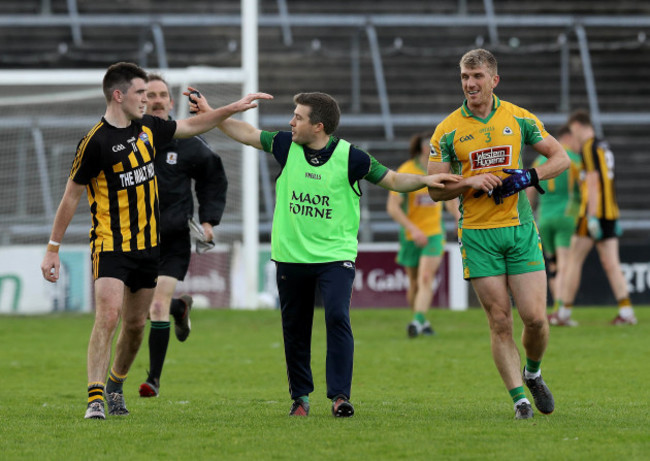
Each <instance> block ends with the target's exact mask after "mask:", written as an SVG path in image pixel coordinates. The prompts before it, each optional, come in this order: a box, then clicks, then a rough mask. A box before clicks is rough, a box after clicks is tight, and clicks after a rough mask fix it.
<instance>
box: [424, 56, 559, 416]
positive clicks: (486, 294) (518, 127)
mask: <svg viewBox="0 0 650 461" xmlns="http://www.w3.org/2000/svg"><path fill="white" fill-rule="evenodd" d="M460 78H461V84H462V89H463V93H464V94H465V98H466V99H465V102H464V103H463V105H462V106H461V107H460V108H459V109H457V110H456V111H454V112H452V113H451V114H450V115H449V116H448V117H447V118H446V119H445V120H443V121H442V122H441V123H440V124H439V125H438V126H437V128H436V130H435V132H434V135H433V138H432V139H431V145H432V150H431V155H430V157H429V167H428V172H429V173H442V172H449V171H452V172H454V173H462V175H463V179H462V180H461V181H459V182H458V183H453V184H449V185H448V187H446V188H445V189H444V190H433V189H432V190H431V191H430V193H431V198H433V199H434V200H450V199H453V198H456V197H459V199H460V211H461V219H460V221H459V231H458V237H459V242H460V250H461V256H462V259H463V271H464V278H465V279H467V280H470V281H471V283H472V286H473V287H474V290H475V291H476V294H477V295H478V298H479V300H480V302H481V305H482V306H483V309H484V310H485V312H486V314H487V318H488V323H489V326H490V335H491V342H492V357H493V359H494V362H495V365H496V367H497V369H498V370H499V373H500V374H501V378H502V380H503V382H504V384H505V386H506V389H508V391H509V393H510V396H511V398H512V400H513V402H514V404H515V417H516V418H517V419H527V418H531V417H533V409H532V407H531V405H530V402H529V401H528V399H527V398H526V394H525V392H524V388H523V382H522V373H521V371H520V370H521V368H520V367H521V358H520V356H519V350H518V348H517V345H516V344H515V341H514V339H513V318H512V305H511V302H510V293H511V294H512V297H513V298H514V302H515V305H516V307H517V312H518V313H519V316H520V317H521V319H522V321H523V324H524V331H523V334H522V345H523V347H524V349H525V352H526V365H525V367H524V372H523V381H524V382H525V383H526V385H527V386H528V388H529V389H530V391H531V393H532V395H533V398H534V400H535V405H536V407H537V408H538V410H539V411H541V412H542V413H545V414H548V413H551V412H553V410H554V408H555V402H554V399H553V395H552V394H551V392H550V390H549V389H548V387H547V386H546V384H545V382H544V380H543V379H542V376H541V369H540V366H541V361H542V357H543V356H544V352H545V350H546V346H547V343H548V333H549V329H548V321H547V318H546V290H547V284H546V272H545V270H544V257H543V255H542V248H541V242H540V239H539V234H538V232H537V227H536V225H535V222H534V220H533V213H532V210H531V207H530V203H529V202H528V199H527V197H526V194H525V192H524V189H525V188H527V187H530V186H535V187H539V185H538V184H539V180H540V179H549V178H553V177H555V176H557V175H558V174H560V173H561V172H562V171H564V170H566V169H567V168H568V167H569V162H570V161H569V158H568V156H567V154H566V152H565V151H564V149H563V148H562V146H561V145H560V143H558V142H557V140H556V139H555V138H554V137H553V136H550V135H549V134H548V133H547V132H546V129H545V128H544V125H543V124H542V123H541V122H540V121H539V120H538V119H537V117H535V116H534V115H533V114H532V113H530V112H528V111H527V110H525V109H522V108H521V107H518V106H515V105H514V104H511V103H509V102H506V101H502V100H501V99H499V98H498V97H497V96H496V95H494V88H495V87H496V86H497V84H498V83H499V75H498V71H497V61H496V58H495V57H494V56H493V55H492V53H490V52H489V51H487V50H483V49H475V50H472V51H469V52H467V53H466V54H465V55H464V56H463V57H462V58H461V60H460ZM524 144H529V145H531V146H532V147H533V148H534V149H535V150H536V151H538V152H539V153H540V154H542V155H544V156H545V157H547V158H548V161H547V162H546V163H544V164H543V165H540V166H539V168H537V169H530V170H526V169H523V161H522V158H521V154H522V148H523V146H524Z"/></svg>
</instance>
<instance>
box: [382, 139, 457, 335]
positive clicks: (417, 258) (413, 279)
mask: <svg viewBox="0 0 650 461" xmlns="http://www.w3.org/2000/svg"><path fill="white" fill-rule="evenodd" d="M431 135H432V133H431V132H424V133H417V134H414V135H413V136H412V137H411V141H410V145H409V154H410V157H411V159H410V160H408V161H406V162H404V163H403V164H402V165H401V166H400V167H399V168H398V169H397V172H398V173H409V174H421V175H424V174H426V165H427V161H428V158H429V152H430V147H429V140H430V139H431ZM444 204H445V208H446V209H447V211H448V212H449V213H451V214H452V215H453V216H454V218H455V219H456V221H458V219H459V218H460V212H459V211H458V200H449V201H446V202H444ZM386 211H387V212H388V214H389V215H390V216H391V217H392V218H393V219H394V220H395V221H396V222H397V223H398V224H400V225H401V228H400V233H399V242H400V247H399V252H398V253H397V263H398V264H399V265H401V266H403V267H404V269H405V270H406V274H407V276H408V279H409V287H408V290H407V292H406V299H407V300H408V303H409V306H410V307H411V309H412V311H413V320H412V321H411V322H410V323H409V324H408V326H407V327H406V331H407V333H408V335H409V337H411V338H415V337H417V336H418V335H425V336H427V335H433V334H434V331H433V327H432V326H431V323H430V322H429V321H428V320H427V319H426V314H427V312H428V311H429V307H430V306H431V300H432V299H433V294H434V289H433V280H434V277H435V276H436V273H437V272H438V269H439V268H440V263H441V262H442V256H443V254H444V252H445V232H444V228H443V222H442V206H441V204H440V203H439V202H434V201H433V200H431V197H429V192H428V190H427V188H423V189H419V190H416V191H413V192H405V193H399V192H393V191H391V192H390V193H389V194H388V201H387V202H386Z"/></svg>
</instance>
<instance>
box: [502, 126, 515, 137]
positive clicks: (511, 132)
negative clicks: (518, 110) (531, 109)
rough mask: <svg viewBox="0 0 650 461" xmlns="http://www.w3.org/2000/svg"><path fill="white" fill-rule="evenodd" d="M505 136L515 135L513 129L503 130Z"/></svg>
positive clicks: (506, 128)
mask: <svg viewBox="0 0 650 461" xmlns="http://www.w3.org/2000/svg"><path fill="white" fill-rule="evenodd" d="M503 134H504V135H506V136H510V135H512V134H513V131H512V128H510V127H509V126H507V127H505V128H504V129H503Z"/></svg>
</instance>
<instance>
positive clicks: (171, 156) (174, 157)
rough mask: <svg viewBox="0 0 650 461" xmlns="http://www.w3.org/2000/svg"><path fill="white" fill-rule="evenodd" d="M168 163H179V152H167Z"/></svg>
mask: <svg viewBox="0 0 650 461" xmlns="http://www.w3.org/2000/svg"><path fill="white" fill-rule="evenodd" d="M167 163H169V164H170V165H176V163H178V154H177V153H176V152H167Z"/></svg>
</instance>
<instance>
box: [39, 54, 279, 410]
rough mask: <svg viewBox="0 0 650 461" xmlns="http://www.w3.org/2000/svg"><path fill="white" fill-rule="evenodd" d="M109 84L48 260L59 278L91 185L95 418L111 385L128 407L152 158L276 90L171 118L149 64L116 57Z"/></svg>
mask: <svg viewBox="0 0 650 461" xmlns="http://www.w3.org/2000/svg"><path fill="white" fill-rule="evenodd" d="M102 88H103V92H104V96H105V98H106V112H105V114H104V116H103V117H102V119H101V120H100V121H99V123H97V125H95V126H94V127H93V128H92V129H91V130H90V132H89V133H88V134H87V135H86V136H84V138H83V139H82V140H81V141H80V143H79V145H78V147H77V153H76V156H75V159H74V162H73V164H72V169H71V172H70V177H69V179H68V182H67V185H66V189H65V192H64V194H63V198H62V199H61V203H60V205H59V208H58V210H57V212H56V216H55V217H54V224H53V226H52V232H51V234H50V242H49V244H48V246H47V251H46V253H45V257H44V258H43V262H42V263H41V271H42V273H43V277H44V278H45V280H47V281H49V282H56V281H57V280H58V278H59V267H60V260H59V255H58V250H59V247H60V244H61V241H62V239H63V236H64V234H65V231H66V229H67V228H68V225H69V224H70V221H71V219H72V217H73V215H74V213H75V210H76V209H77V205H78V204H79V200H80V199H81V196H82V194H83V192H84V190H86V191H87V195H88V203H89V205H90V213H91V218H92V227H91V230H90V248H91V255H92V266H93V277H94V279H95V324H94V326H93V330H92V333H91V335H90V342H89V345H88V407H87V409H86V415H85V417H86V419H104V418H105V413H104V394H105V395H106V401H107V403H108V407H109V414H113V415H127V414H128V410H127V409H126V406H125V405H124V396H123V392H122V383H123V382H124V380H125V379H126V375H127V373H128V371H129V368H130V366H131V364H132V363H133V360H134V359H135V356H136V354H137V352H138V349H139V347H140V343H141V342H142V337H143V335H144V326H145V323H146V317H147V312H148V309H149V305H150V304H151V299H152V296H153V291H154V287H155V286H156V280H157V277H158V256H159V253H158V240H159V234H160V231H159V229H158V222H159V209H158V190H157V180H156V175H155V169H154V165H153V161H154V158H155V155H156V149H158V148H160V147H161V146H163V145H165V144H167V143H168V142H169V141H171V139H172V138H187V137H191V136H195V135H197V134H201V133H204V132H206V131H208V130H210V129H212V128H214V127H215V126H216V125H217V124H218V123H220V122H221V121H222V120H224V118H226V117H229V116H230V115H232V114H234V113H238V112H241V111H243V110H248V109H250V108H253V107H256V106H257V104H255V103H254V101H255V100H257V99H270V98H271V96H270V95H266V94H264V93H256V94H250V95H247V96H246V97H244V98H242V99H241V100H239V101H237V102H235V103H232V104H230V105H228V106H225V107H221V108H218V109H215V110H213V111H209V112H205V113H203V114H201V115H199V116H196V117H192V118H190V119H185V120H178V121H169V120H162V119H159V118H157V117H152V116H148V115H144V114H145V109H146V105H147V95H146V90H147V73H146V72H145V71H144V70H143V69H141V68H140V67H138V66H136V65H135V64H132V63H124V62H121V63H116V64H113V65H112V66H110V67H109V68H108V70H107V71H106V74H105V75H104V80H103V85H102ZM127 287H128V288H129V289H128V290H127V289H126V288H127ZM120 317H121V319H122V328H121V331H120V335H119V338H118V340H117V346H116V350H115V359H114V361H113V366H112V367H111V369H110V375H109V378H108V381H107V379H106V377H107V374H109V364H110V357H111V344H112V340H113V336H114V334H115V331H116V328H117V324H118V321H119V319H120ZM105 383H106V386H105Z"/></svg>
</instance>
